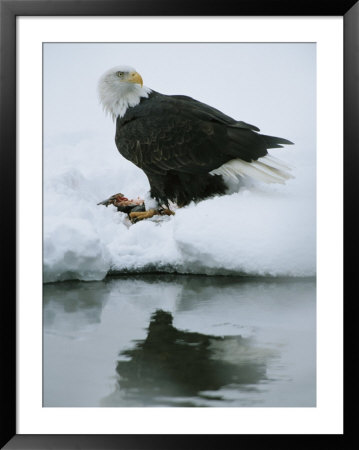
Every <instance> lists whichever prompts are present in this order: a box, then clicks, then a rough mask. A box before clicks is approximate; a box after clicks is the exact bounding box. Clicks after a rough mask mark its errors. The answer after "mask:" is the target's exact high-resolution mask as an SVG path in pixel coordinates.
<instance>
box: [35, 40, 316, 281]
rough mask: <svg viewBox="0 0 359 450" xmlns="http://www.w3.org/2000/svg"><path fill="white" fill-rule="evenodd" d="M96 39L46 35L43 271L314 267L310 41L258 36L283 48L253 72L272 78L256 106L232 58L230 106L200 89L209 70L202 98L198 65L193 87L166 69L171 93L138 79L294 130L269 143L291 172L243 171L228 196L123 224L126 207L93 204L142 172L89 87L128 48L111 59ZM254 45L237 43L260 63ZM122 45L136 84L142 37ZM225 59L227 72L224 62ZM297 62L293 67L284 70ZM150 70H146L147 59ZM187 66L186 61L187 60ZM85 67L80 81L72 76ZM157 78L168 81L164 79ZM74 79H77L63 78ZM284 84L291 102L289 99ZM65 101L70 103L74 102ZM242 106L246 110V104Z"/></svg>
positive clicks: (129, 192) (89, 275)
mask: <svg viewBox="0 0 359 450" xmlns="http://www.w3.org/2000/svg"><path fill="white" fill-rule="evenodd" d="M102 45H103V46H105V47H106V45H107V47H106V49H107V52H103V51H101V50H103V49H104V48H105V47H101V45H100V44H92V47H91V45H90V44H88V45H84V44H83V45H82V46H81V45H76V44H67V45H66V44H45V58H44V62H45V71H44V74H45V77H44V102H45V103H44V113H45V114H44V233H43V235H44V247H43V249H44V281H45V282H51V281H59V280H66V279H80V280H101V279H103V278H104V277H105V276H106V274H107V273H108V272H109V271H111V272H113V271H115V272H116V271H119V272H141V271H165V272H179V273H194V274H208V275H212V274H223V275H232V274H243V275H254V276H294V277H303V276H314V275H315V272H316V235H315V230H316V218H315V213H316V202H315V197H316V180H315V170H316V169H315V120H314V118H315V103H314V101H315V48H314V47H313V45H312V44H302V45H299V44H293V46H290V45H288V44H281V45H280V44H273V45H271V48H272V50H271V49H269V48H268V45H269V44H267V47H266V52H268V51H269V53H270V52H271V51H272V52H273V54H275V55H276V56H277V57H278V58H279V57H282V58H284V59H283V61H285V63H284V62H283V64H282V65H281V64H280V62H279V61H281V60H280V59H277V58H274V60H273V63H272V65H270V66H269V68H267V69H266V70H264V73H263V74H262V77H260V76H259V75H258V73H257V72H255V77H254V78H255V81H256V83H257V84H258V86H262V84H261V80H265V83H267V84H266V85H268V83H269V85H271V86H272V89H271V90H269V91H267V96H268V98H267V99H262V103H261V107H258V106H257V110H258V112H257V116H255V111H256V107H255V106H256V105H253V101H252V100H253V96H252V94H253V93H254V92H255V91H256V97H255V102H256V103H257V105H258V99H257V96H258V95H259V92H257V91H258V89H257V87H256V86H257V85H256V83H254V81H253V77H252V78H251V73H250V72H249V69H248V68H247V66H246V71H247V73H244V74H243V73H242V72H243V67H242V68H241V70H240V74H241V76H242V77H244V76H247V79H248V80H250V81H251V83H252V84H249V85H248V86H247V87H246V88H245V89H244V88H243V86H242V87H241V86H239V87H238V89H239V90H240V91H242V92H243V95H242V102H241V107H240V108H239V109H240V111H238V112H234V108H235V106H236V102H237V101H236V100H235V99H234V98H233V96H229V97H228V98H225V99H223V102H222V104H218V103H217V104H216V99H217V100H218V98H217V97H216V98H215V97H213V96H212V97H211V96H210V93H211V92H213V89H211V86H210V81H209V84H208V85H207V92H208V93H209V98H208V99H207V100H206V99H205V98H204V97H203V96H204V94H203V93H204V92H205V91H204V90H203V75H202V86H201V89H202V90H198V93H197V94H198V95H196V92H188V91H186V90H185V88H184V87H181V83H180V80H179V77H178V75H177V78H176V77H175V75H174V76H173V77H172V84H173V86H175V88H173V86H172V92H164V90H163V89H161V88H160V87H159V86H153V85H152V86H151V85H150V84H149V83H148V85H149V87H152V88H154V89H157V90H159V91H162V92H164V93H178V94H188V95H191V96H193V97H194V98H197V99H199V100H201V101H206V102H207V103H209V104H211V105H213V106H215V107H217V108H219V109H221V110H222V111H223V112H225V113H227V114H229V115H232V116H233V117H235V118H237V119H238V120H244V121H247V122H249V123H253V124H254V125H257V126H259V127H260V128H261V132H263V133H264V134H272V135H277V136H281V137H284V138H286V139H290V140H292V141H294V142H295V146H290V147H287V148H285V149H275V150H272V151H271V152H270V153H271V154H272V155H273V156H275V157H276V158H279V159H281V160H282V161H284V162H285V163H288V164H290V165H292V166H294V169H293V171H292V174H293V175H294V176H295V178H294V179H291V180H288V181H287V183H286V184H285V185H273V184H272V185H267V184H264V183H260V182H250V181H249V182H246V184H241V185H237V186H232V190H231V192H230V193H229V194H228V195H226V196H223V197H215V198H211V199H208V200H205V201H202V202H200V203H198V204H197V205H195V204H191V205H189V206H187V207H185V208H181V209H177V210H176V214H175V216H171V217H163V218H162V217H161V218H160V219H158V218H156V219H155V220H148V221H143V222H139V223H136V224H135V225H132V226H129V223H128V219H127V216H126V215H125V214H123V213H119V212H117V210H116V208H115V207H113V206H109V207H107V208H106V207H104V206H98V205H97V203H98V202H100V201H102V200H104V199H106V198H108V197H109V196H110V195H112V194H114V193H117V192H122V193H123V194H124V195H125V196H126V197H128V198H136V197H137V196H141V197H144V196H145V195H146V194H147V192H148V190H149V184H148V181H147V178H146V176H145V175H144V174H143V172H142V171H141V170H140V169H138V168H137V167H135V166H134V165H133V164H131V163H130V162H128V161H126V160H125V159H124V158H123V157H122V156H121V155H120V154H119V153H118V151H117V149H116V146H115V143H114V134H115V124H114V123H113V122H112V121H111V119H109V117H105V116H104V114H103V111H102V110H101V107H100V105H99V103H98V99H97V98H96V86H97V79H98V77H99V76H100V75H101V73H102V72H103V71H104V70H106V69H108V68H109V67H112V66H114V65H116V64H117V63H120V64H121V63H123V64H126V63H131V64H133V59H131V60H130V59H127V60H126V52H129V51H130V50H129V49H128V48H127V47H126V46H125V44H122V47H121V49H122V54H123V55H122V56H123V57H122V58H121V60H120V61H118V55H117V52H116V51H115V50H116V49H117V47H116V46H115V47H113V46H114V44H111V45H110V44H102ZM108 45H110V47H111V49H110V50H109V49H108ZM117 45H121V44H117ZM130 45H131V44H128V47H130ZM158 45H159V44H157V46H158ZM188 45H189V44H188ZM70 46H72V47H70ZM88 47H91V48H92V50H93V52H92V53H91V56H93V54H96V55H97V56H99V62H98V64H97V65H95V66H96V67H95V68H93V67H92V66H91V67H89V66H88V65H86V64H84V67H81V66H80V65H79V64H78V58H79V55H85V56H83V62H84V61H86V58H87V59H89V56H88V55H89V53H88ZM152 47H153V50H152V53H151V48H150V46H149V45H148V46H146V54H147V52H149V54H150V55H152V56H153V55H155V54H156V52H158V49H157V47H156V44H154V45H153V46H152ZM179 47H180V46H178V48H179ZM262 47H263V46H261V45H260V44H257V46H256V45H255V44H252V45H251V48H250V49H249V48H248V46H246V47H245V48H240V49H239V50H238V51H239V52H242V56H243V55H245V56H246V58H248V60H252V61H254V64H258V63H259V58H261V57H262V56H263V51H264V50H263V49H262ZM187 48H188V47H187ZM191 48H192V47H191ZM231 48H233V46H232V47H231ZM221 49H222V51H221V52H220V50H221ZM169 50H170V46H169V47H168V51H169ZM197 50H198V51H200V49H197V46H195V45H194V47H193V49H192V53H193V54H195V52H196V51H197ZM249 50H250V51H249ZM162 51H164V50H163V48H162ZM179 51H180V49H179ZM136 52H137V53H136ZM213 52H214V53H215V52H217V53H218V57H219V58H220V57H221V55H222V56H223V47H221V48H218V49H217V47H215V48H214V49H213ZM213 52H212V57H213ZM131 54H132V55H135V56H136V55H137V59H138V62H137V63H136V65H135V68H136V70H137V71H138V72H139V73H141V75H142V76H143V78H144V83H145V84H146V78H145V76H144V73H142V72H143V70H142V69H141V65H140V62H143V64H144V70H145V71H146V69H147V71H150V69H149V68H148V67H147V66H148V65H149V64H150V63H149V62H148V61H147V60H146V58H145V56H144V55H145V52H144V51H143V50H142V54H141V47H140V45H137V46H135V50H134V46H133V45H132V47H131ZM266 54H267V53H266ZM140 57H141V58H140ZM101 58H102V59H101ZM148 58H149V57H148ZM73 61H76V63H75V67H76V68H77V72H71V71H69V70H68V69H69V67H72V63H73ZM92 61H93V59H92ZM267 62H268V61H267ZM198 64H200V62H198ZM231 64H232V65H231V70H232V73H233V72H234V70H235V66H234V65H233V64H234V63H233V61H232V63H231ZM275 65H277V66H278V65H279V68H278V73H280V75H281V78H280V79H274V78H273V73H272V76H271V77H269V79H268V73H269V72H271V71H272V72H273V70H274V69H273V67H274V66H275ZM296 67H297V68H298V71H297V72H296V77H294V78H293V77H292V78H290V74H291V73H292V72H293V71H294V70H295V68H296ZM303 67H304V68H305V69H303ZM299 68H301V69H300V70H299ZM55 69H56V70H55ZM151 69H152V71H154V70H156V68H153V66H151ZM166 70H167V71H168V75H169V76H170V75H171V74H172V71H173V70H174V68H172V67H160V68H158V70H157V72H156V79H157V82H158V84H159V85H160V83H161V77H163V78H166V79H167V83H168V77H167V76H166V77H165V76H164V74H166ZM192 70H193V71H195V70H196V66H194V67H193V69H192ZM251 70H252V72H253V69H251ZM84 74H86V81H85V82H84V83H82V84H80V80H81V79H82V78H81V77H83V76H84ZM169 78H170V77H169ZM177 79H178V80H179V87H178V83H177ZM263 82H264V81H263ZM164 84H165V88H166V86H167V85H166V82H165V83H164ZM74 85H75V86H77V87H78V90H76V89H74V88H73V86H74ZM279 85H280V87H281V89H282V90H283V95H282V96H280V97H278V96H277V94H278V89H279ZM186 86H188V85H186ZM68 88H69V89H68ZM67 89H68V90H67ZM232 89H233V87H232ZM268 92H269V93H268ZM289 92H290V93H291V95H292V98H291V101H292V102H293V104H295V105H296V107H295V108H291V107H289V105H288V93H289ZM201 95H202V97H201ZM70 102H71V105H72V104H73V105H74V107H73V109H71V107H70V106H71V105H69V103H70ZM79 104H80V107H81V111H82V112H81V113H79V110H78V108H79ZM246 105H248V115H246V113H245V109H246Z"/></svg>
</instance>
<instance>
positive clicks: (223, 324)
mask: <svg viewBox="0 0 359 450" xmlns="http://www.w3.org/2000/svg"><path fill="white" fill-rule="evenodd" d="M315 297H316V290H315V280H314V279H299V280H298V279H286V280H284V279H283V280H279V279H258V278H256V279H248V278H236V277H205V276H183V275H132V276H122V277H118V278H108V279H106V280H104V281H100V282H80V281H79V282H75V281H73V282H63V283H53V284H46V285H44V353H43V355H44V384H43V404H44V406H64V407H70V406H96V407H98V406H104V407H106V406H112V407H113V406H140V407H142V406H167V407H168V406H207V407H223V406H225V407H228V406H234V407H240V406H245V407H248V406H253V407H256V406H274V407H275V406H277V407H280V406H293V407H297V406H315V404H316V370H315V367H316V347H315V340H316V329H315V324H316V300H315Z"/></svg>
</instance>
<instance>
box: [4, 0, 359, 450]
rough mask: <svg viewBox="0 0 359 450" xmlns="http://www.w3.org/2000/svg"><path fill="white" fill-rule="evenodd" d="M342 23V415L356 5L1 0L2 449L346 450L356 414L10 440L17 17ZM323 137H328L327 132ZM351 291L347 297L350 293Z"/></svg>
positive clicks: (357, 112)
mask: <svg viewBox="0 0 359 450" xmlns="http://www.w3.org/2000/svg"><path fill="white" fill-rule="evenodd" d="M131 15H133V16H176V15H177V16H342V17H343V18H344V180H345V181H344V210H345V215H344V232H345V237H346V239H344V257H345V259H344V261H345V264H344V268H343V270H344V286H345V290H344V293H345V294H346V297H345V310H344V317H345V338H346V339H345V351H344V356H345V386H346V390H345V392H344V393H345V397H344V398H345V412H348V410H350V409H351V408H350V406H351V405H350V404H351V402H352V394H351V388H350V386H354V385H353V383H352V380H353V377H354V376H355V374H356V371H355V369H356V368H355V359H356V355H357V352H356V351H355V350H356V349H354V348H353V347H354V343H355V342H357V332H356V330H357V327H356V326H355V325H356V324H355V320H356V315H355V312H356V302H357V300H355V298H352V297H354V295H353V294H352V292H355V289H354V286H351V283H353V280H355V278H356V277H355V275H356V264H355V263H354V264H353V263H352V261H355V260H354V259H352V256H354V255H352V253H353V251H355V249H356V247H357V246H356V244H357V235H358V231H357V230H358V220H357V219H356V215H357V214H356V211H355V210H356V209H357V207H356V205H355V203H354V202H355V200H354V198H355V197H354V196H353V191H354V190H355V189H356V186H357V181H356V180H357V179H358V175H357V173H358V169H359V164H358V163H359V152H358V148H359V146H358V134H359V58H358V53H359V2H358V1H357V0H340V1H339V0H337V1H336V2H327V1H323V0H317V1H313V0H299V1H297V2H288V1H283V0H237V2H235V3H234V2H230V1H227V0H224V1H221V2H210V1H209V2H206V3H205V4H199V3H198V2H194V1H191V2H190V1H187V0H181V1H178V0H172V1H167V0H0V21H1V22H0V29H1V34H0V39H1V40H0V50H1V64H0V70H1V86H0V88H1V97H0V98H1V100H0V126H1V128H0V130H1V131H0V158H1V159H0V169H1V176H0V183H1V192H2V201H3V208H2V212H3V215H2V217H3V220H2V221H1V227H2V233H1V237H2V239H1V250H2V255H3V261H4V263H5V264H4V266H3V269H2V271H1V277H2V281H3V295H2V311H1V318H2V323H1V333H2V339H1V345H2V355H3V356H2V370H1V372H2V374H3V375H4V381H3V383H2V386H1V408H2V410H3V414H2V417H3V419H2V421H1V441H0V444H1V445H2V447H1V448H6V449H20V448H21V449H45V448H47V449H48V448H53V449H56V448H61V449H72V448H81V449H82V448H83V449H152V448H153V449H158V450H160V449H169V448H171V449H177V448H178V449H183V448H198V447H202V446H204V445H205V446H206V447H208V448H229V447H230V446H239V445H242V446H243V448H249V447H251V448H252V447H253V446H254V447H256V446H259V445H260V446H264V447H265V448H282V447H283V448H284V446H286V447H287V445H288V443H291V442H293V443H297V444H298V445H300V447H301V448H302V447H303V446H307V447H308V448H313V446H314V445H315V446H317V445H321V444H323V443H324V442H322V441H323V440H324V439H325V440H326V442H325V445H326V448H335V449H339V448H345V447H346V445H347V444H348V442H349V441H350V438H351V436H350V435H351V434H353V432H354V426H355V420H356V417H355V414H350V415H349V414H345V421H344V425H345V427H344V434H343V435H210V436H209V435H208V436H207V435H88V436H86V435H17V434H16V213H17V208H20V207H21V201H20V200H21V199H17V198H16V17H17V16H131ZM328 132H330V130H328ZM352 288H353V289H352ZM353 355H354V356H353Z"/></svg>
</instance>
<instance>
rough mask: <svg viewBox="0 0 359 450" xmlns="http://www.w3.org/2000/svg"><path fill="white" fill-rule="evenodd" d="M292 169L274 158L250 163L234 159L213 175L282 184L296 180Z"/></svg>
mask: <svg viewBox="0 0 359 450" xmlns="http://www.w3.org/2000/svg"><path fill="white" fill-rule="evenodd" d="M290 170H291V167H289V166H288V165H286V163H284V162H283V161H280V160H279V159H277V158H274V157H273V156H269V155H266V156H264V157H263V158H260V159H258V161H253V162H251V163H248V162H246V161H243V160H242V159H232V160H231V161H228V162H227V163H225V164H223V165H222V166H220V167H218V168H217V169H215V170H212V172H211V174H213V175H224V176H227V177H230V178H235V179H236V180H237V179H238V177H248V176H249V177H252V178H255V179H256V180H259V181H264V182H265V183H281V184H284V183H285V182H286V180H289V179H290V178H294V177H293V175H291V174H290V173H289V171H290Z"/></svg>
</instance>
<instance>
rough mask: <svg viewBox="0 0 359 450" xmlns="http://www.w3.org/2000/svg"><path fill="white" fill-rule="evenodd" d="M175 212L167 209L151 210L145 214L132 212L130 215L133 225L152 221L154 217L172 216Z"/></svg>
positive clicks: (144, 212)
mask: <svg viewBox="0 0 359 450" xmlns="http://www.w3.org/2000/svg"><path fill="white" fill-rule="evenodd" d="M172 215H174V212H173V211H171V210H170V209H167V208H165V209H164V208H156V209H149V210H148V211H143V212H131V213H130V214H129V216H130V220H131V222H132V223H136V222H139V221H140V220H144V219H150V218H151V217H153V216H172Z"/></svg>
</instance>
